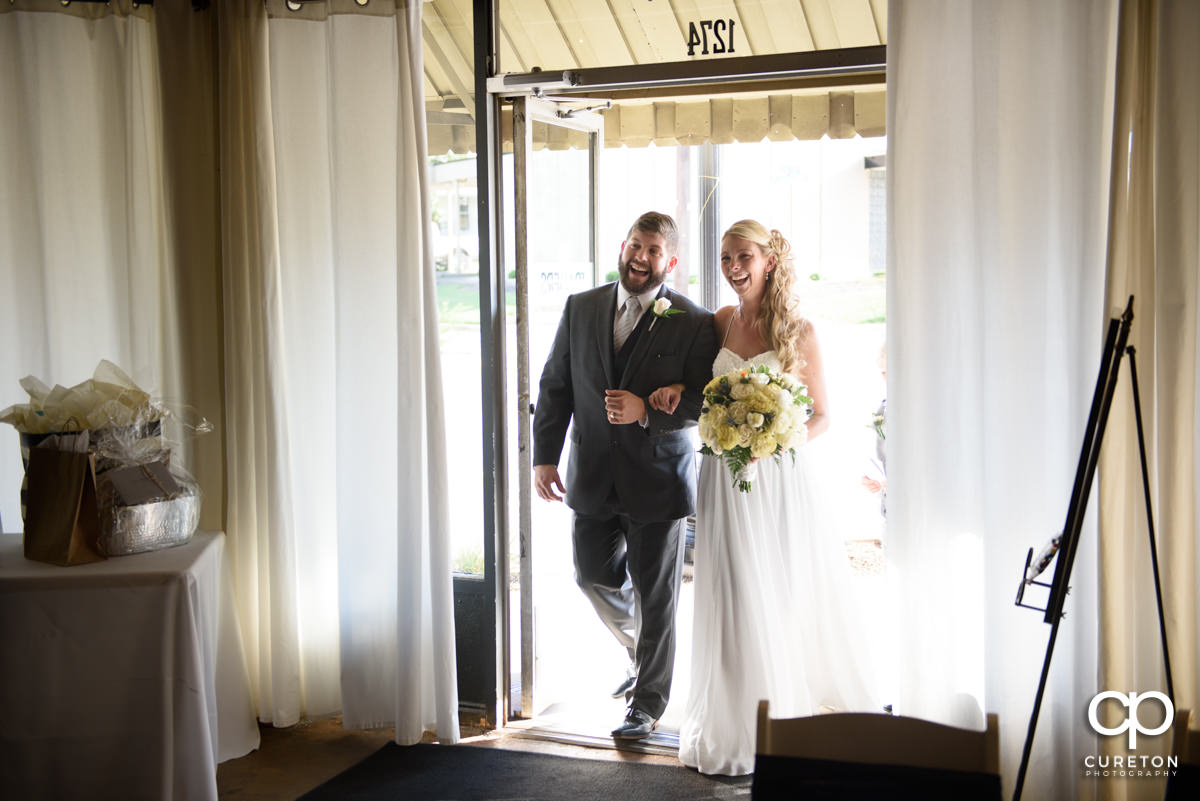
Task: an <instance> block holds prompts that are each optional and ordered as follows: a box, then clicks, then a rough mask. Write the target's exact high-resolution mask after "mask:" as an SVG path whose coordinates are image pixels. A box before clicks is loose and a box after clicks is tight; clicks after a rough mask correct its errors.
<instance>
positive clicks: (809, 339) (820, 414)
mask: <svg viewBox="0 0 1200 801" xmlns="http://www.w3.org/2000/svg"><path fill="white" fill-rule="evenodd" d="M805 328H806V329H807V331H805V336H804V338H803V341H802V342H801V344H800V352H799V356H800V358H801V359H803V360H804V368H803V370H802V372H803V374H804V383H805V384H807V385H808V396H809V397H810V398H812V399H813V407H812V408H813V413H812V417H810V418H808V438H809V439H810V440H811V439H812V438H813V437H815V436H817V435H819V434H822V433H824V432H825V431H826V430H827V429H828V428H829V394H828V391H827V390H826V387H825V365H824V364H823V362H822V360H821V346H820V343H818V342H817V332H816V329H814V328H813V325H812V323H811V322H806V323H805Z"/></svg>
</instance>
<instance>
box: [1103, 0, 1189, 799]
mask: <svg viewBox="0 0 1200 801" xmlns="http://www.w3.org/2000/svg"><path fill="white" fill-rule="evenodd" d="M1197 42H1200V4H1197V3H1194V2H1187V0H1121V2H1120V30H1119V35H1118V58H1117V73H1116V74H1117V83H1116V113H1115V116H1114V130H1115V135H1114V138H1115V140H1116V141H1118V142H1124V143H1126V146H1125V147H1118V148H1115V149H1114V152H1113V161H1112V174H1113V176H1114V179H1113V186H1112V192H1111V197H1112V201H1111V208H1110V218H1109V248H1108V286H1107V289H1108V296H1109V298H1110V303H1114V304H1115V303H1117V302H1124V299H1125V298H1128V297H1129V296H1130V295H1134V296H1135V297H1136V301H1135V308H1134V314H1135V317H1134V322H1133V326H1132V329H1131V337H1130V344H1131V345H1133V346H1134V347H1135V349H1136V362H1137V373H1138V387H1139V393H1140V398H1141V403H1140V406H1141V413H1142V418H1143V424H1144V429H1145V438H1146V452H1147V460H1148V466H1149V473H1150V496H1151V501H1152V505H1153V508H1154V510H1155V518H1156V519H1155V524H1156V528H1157V534H1158V536H1157V542H1158V560H1159V566H1160V571H1161V580H1162V594H1163V607H1164V612H1165V619H1166V631H1167V639H1168V642H1169V644H1170V657H1171V672H1172V676H1173V679H1174V692H1175V706H1176V708H1179V709H1190V710H1196V709H1197V704H1198V702H1200V669H1198V662H1200V659H1198V656H1200V642H1198V638H1197V630H1198V628H1200V626H1198V624H1197V620H1198V615H1197V606H1198V604H1200V593H1197V591H1196V587H1197V577H1198V576H1200V547H1198V543H1200V525H1198V522H1197V518H1196V498H1197V495H1198V494H1200V471H1198V470H1197V466H1198V465H1197V461H1198V459H1200V451H1198V449H1197V434H1198V432H1200V426H1198V425H1197V424H1198V423H1200V409H1198V407H1197V402H1196V398H1197V371H1196V368H1197V353H1198V352H1200V329H1198V326H1197V310H1198V309H1200V105H1198V104H1197V98H1198V95H1197V90H1196V79H1197V76H1200V50H1198V49H1197V47H1196V43H1197ZM1130 378H1131V374H1130V373H1129V372H1128V371H1127V372H1126V374H1124V375H1123V376H1122V381H1121V384H1120V385H1119V386H1118V387H1117V393H1116V397H1115V400H1114V403H1113V411H1112V421H1113V422H1112V424H1110V430H1109V435H1108V437H1107V438H1106V442H1105V449H1104V452H1103V454H1102V460H1101V462H1100V485H1099V488H1100V542H1101V551H1100V581H1101V585H1102V586H1104V587H1105V588H1106V591H1105V593H1104V596H1103V597H1102V598H1101V604H1102V605H1101V632H1102V633H1101V643H1100V646H1101V647H1100V671H1099V674H1100V684H1101V686H1103V687H1104V688H1106V689H1108V688H1112V689H1115V690H1118V691H1121V692H1126V691H1128V690H1130V689H1136V690H1139V691H1145V690H1148V689H1155V690H1160V691H1166V689H1167V687H1166V681H1165V676H1164V671H1163V663H1164V660H1163V653H1162V645H1161V636H1160V630H1159V621H1158V615H1157V612H1158V610H1157V606H1156V604H1155V585H1154V577H1153V573H1152V571H1151V556H1150V547H1149V540H1148V537H1147V536H1146V531H1147V528H1146V506H1145V498H1144V493H1143V489H1142V473H1141V468H1140V453H1139V449H1138V439H1137V427H1136V420H1135V416H1134V412H1133V404H1132V393H1131V391H1130ZM1147 706H1149V705H1147ZM1192 714H1193V721H1194V720H1195V719H1196V718H1195V714H1196V713H1195V711H1193V713H1192ZM1147 715H1148V716H1150V717H1151V720H1157V718H1156V717H1154V716H1153V713H1147ZM1117 722H1119V721H1113V722H1112V723H1111V724H1110V725H1116V723H1117ZM1194 727H1195V726H1194V725H1193V728H1194ZM1123 745H1124V743H1123V742H1122V741H1121V738H1108V739H1107V740H1106V742H1104V743H1103V746H1104V750H1105V752H1106V753H1108V754H1112V755H1116V754H1121V753H1123V752H1124V751H1125V749H1124V748H1123ZM1140 745H1141V741H1140V740H1139V746H1140ZM1169 746H1170V743H1169V742H1167V741H1166V738H1163V739H1162V741H1160V742H1157V743H1153V744H1148V745H1147V747H1146V748H1142V747H1139V749H1138V750H1139V752H1144V751H1147V750H1148V751H1149V752H1150V753H1158V754H1166V753H1168V751H1169ZM1101 790H1102V792H1101V797H1102V798H1106V799H1119V800H1120V801H1124V800H1125V799H1139V800H1144V801H1150V799H1157V798H1161V797H1162V785H1161V782H1146V781H1139V780H1138V779H1137V778H1136V777H1134V778H1123V779H1122V780H1119V781H1113V782H1107V783H1105V784H1104V785H1102V788H1101Z"/></svg>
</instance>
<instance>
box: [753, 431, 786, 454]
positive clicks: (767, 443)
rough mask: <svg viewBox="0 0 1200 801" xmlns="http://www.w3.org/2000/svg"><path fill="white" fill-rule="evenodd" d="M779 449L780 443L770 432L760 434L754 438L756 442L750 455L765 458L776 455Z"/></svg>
mask: <svg viewBox="0 0 1200 801" xmlns="http://www.w3.org/2000/svg"><path fill="white" fill-rule="evenodd" d="M778 447H779V441H778V440H776V439H775V437H774V436H772V435H771V434H770V433H768V432H764V433H762V434H759V435H758V436H757V437H755V438H754V442H753V443H752V444H751V446H750V454H751V455H752V456H757V457H758V458H760V459H761V458H763V457H764V456H770V455H772V454H773V453H775V449H776V448H778Z"/></svg>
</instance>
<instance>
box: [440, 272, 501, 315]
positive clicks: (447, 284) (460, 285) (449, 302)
mask: <svg viewBox="0 0 1200 801" xmlns="http://www.w3.org/2000/svg"><path fill="white" fill-rule="evenodd" d="M437 296H438V322H439V323H440V324H441V325H442V326H443V327H446V326H457V325H469V326H477V325H479V281H478V276H474V275H462V276H459V275H455V276H446V277H442V276H438V279H437ZM505 305H506V306H507V308H506V309H505V313H506V314H507V315H508V316H509V317H510V318H512V317H514V316H515V315H516V312H517V296H516V293H515V292H513V291H512V290H509V291H508V292H507V293H506V297H505Z"/></svg>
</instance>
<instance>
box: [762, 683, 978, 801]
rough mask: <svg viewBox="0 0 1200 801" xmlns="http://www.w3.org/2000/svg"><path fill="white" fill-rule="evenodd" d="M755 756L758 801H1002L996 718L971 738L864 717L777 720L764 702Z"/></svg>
mask: <svg viewBox="0 0 1200 801" xmlns="http://www.w3.org/2000/svg"><path fill="white" fill-rule="evenodd" d="M756 751H757V755H756V761H755V776H754V785H753V797H754V798H755V799H759V800H760V801H765V800H766V799H775V798H812V799H822V798H830V799H834V798H836V799H844V800H845V801H849V800H850V799H858V798H863V799H865V798H875V797H887V798H889V799H904V798H921V799H926V800H928V799H941V798H946V799H956V801H967V799H988V801H999V798H1000V727H999V721H998V718H997V716H996V715H995V714H989V715H988V716H987V728H986V729H985V730H983V731H974V730H971V729H960V728H955V727H953V726H946V725H943V724H940V723H933V722H931V721H927V720H920V719H918V718H908V717H899V716H894V715H886V714H872V713H860V712H854V713H837V714H829V715H814V716H811V717H802V718H784V719H775V718H771V716H770V710H769V707H768V704H767V702H766V701H761V702H759V706H758V745H757V748H756ZM880 793H885V794H886V795H883V796H881V795H879V794H880Z"/></svg>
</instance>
